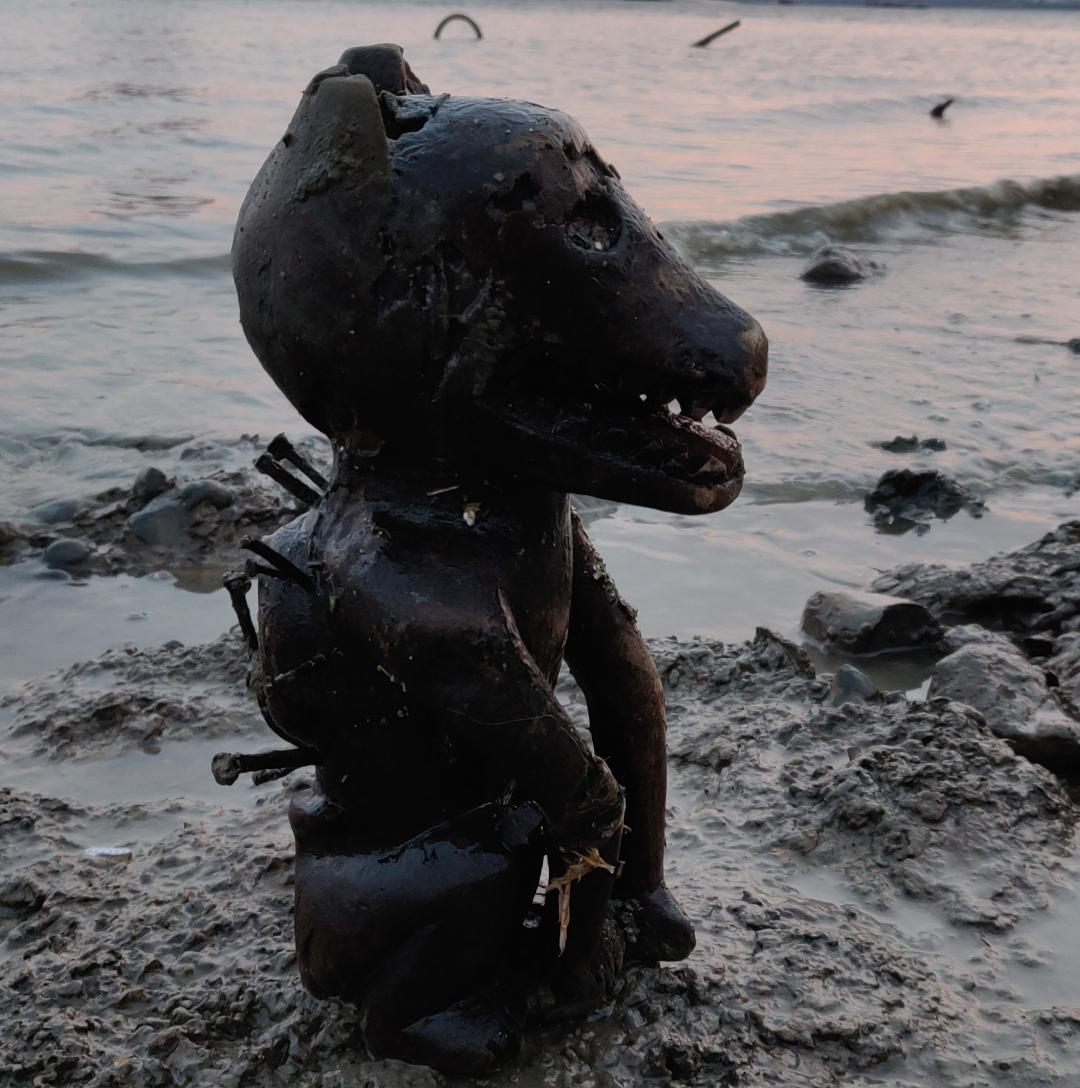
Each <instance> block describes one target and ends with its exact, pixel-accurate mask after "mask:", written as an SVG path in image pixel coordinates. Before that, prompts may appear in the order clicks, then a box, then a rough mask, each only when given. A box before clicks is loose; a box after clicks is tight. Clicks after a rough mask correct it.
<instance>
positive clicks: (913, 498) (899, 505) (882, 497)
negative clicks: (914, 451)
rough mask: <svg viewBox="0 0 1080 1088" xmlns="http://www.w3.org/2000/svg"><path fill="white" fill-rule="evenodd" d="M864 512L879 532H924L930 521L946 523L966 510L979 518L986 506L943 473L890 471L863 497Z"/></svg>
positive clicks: (909, 470)
mask: <svg viewBox="0 0 1080 1088" xmlns="http://www.w3.org/2000/svg"><path fill="white" fill-rule="evenodd" d="M864 505H865V507H866V510H867V512H868V513H870V514H871V515H872V517H873V520H874V525H875V526H876V527H877V528H878V529H879V530H880V531H882V532H894V533H905V532H908V531H909V530H911V529H914V530H916V532H919V533H925V532H927V531H928V530H929V528H930V522H931V520H932V519H933V518H941V519H942V520H948V519H949V518H951V517H953V516H954V515H956V514H958V513H960V511H961V510H966V511H967V512H968V513H969V514H971V516H972V517H980V516H981V515H982V514H983V513H984V512H985V510H986V504H985V503H984V502H982V500H981V499H979V498H977V497H976V496H975V494H974V493H973V492H971V491H970V490H969V489H968V488H966V487H965V486H964V485H963V484H961V483H959V482H958V481H957V480H954V479H953V478H952V477H951V476H946V475H945V474H944V473H943V472H938V471H936V470H933V469H928V470H925V471H921V472H916V471H913V470H912V469H908V468H899V469H890V470H889V471H888V472H886V473H885V474H884V475H883V476H882V477H881V479H880V480H878V482H877V486H876V487H875V488H874V490H873V491H871V492H870V494H869V495H867V496H866V501H865V503H864Z"/></svg>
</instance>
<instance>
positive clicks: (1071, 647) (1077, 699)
mask: <svg viewBox="0 0 1080 1088" xmlns="http://www.w3.org/2000/svg"><path fill="white" fill-rule="evenodd" d="M1046 669H1047V671H1048V672H1050V673H1051V674H1053V676H1054V678H1055V679H1056V680H1057V682H1058V685H1059V692H1060V695H1061V697H1062V698H1063V699H1064V700H1065V701H1066V702H1067V703H1068V705H1069V707H1070V708H1071V709H1072V711H1073V713H1074V714H1077V715H1078V716H1080V632H1077V631H1069V632H1067V633H1066V634H1064V635H1062V636H1061V638H1059V639H1058V640H1057V643H1056V645H1055V647H1054V653H1053V655H1052V656H1051V657H1050V659H1049V660H1048V661H1047V662H1046Z"/></svg>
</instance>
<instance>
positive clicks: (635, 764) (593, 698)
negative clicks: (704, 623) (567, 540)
mask: <svg viewBox="0 0 1080 1088" xmlns="http://www.w3.org/2000/svg"><path fill="white" fill-rule="evenodd" d="M573 541H574V543H573V547H574V581H573V596H572V598H571V605H570V635H569V640H568V642H567V647H566V660H567V664H568V665H569V666H570V671H571V672H572V673H573V674H574V679H575V680H577V682H578V684H579V685H580V686H581V689H582V691H583V692H584V693H585V699H586V701H587V703H588V707H589V723H590V728H591V730H592V736H593V744H594V746H595V748H596V752H597V754H598V755H601V756H603V758H604V759H606V760H607V761H608V763H609V764H610V766H611V769H612V772H613V773H614V775H615V777H616V779H617V780H618V781H619V783H620V785H622V786H623V787H624V788H625V789H626V825H627V835H626V838H625V839H624V848H623V854H624V857H625V860H626V867H625V871H624V875H623V878H622V886H623V887H624V889H625V890H627V891H629V892H630V894H637V893H642V892H646V893H647V892H651V891H653V890H654V889H655V888H657V887H658V886H659V885H660V884H662V882H663V879H664V821H665V809H666V800H667V741H666V725H665V720H664V690H663V687H662V685H661V683H660V676H659V674H658V673H657V671H656V665H655V664H654V662H653V659H652V656H651V655H650V653H649V650H648V647H647V646H646V645H645V640H644V639H643V638H642V637H641V633H640V632H639V631H638V627H637V622H636V615H635V613H634V610H633V609H632V608H631V607H630V606H629V605H628V604H627V603H626V602H625V601H624V600H623V599H622V598H621V597H620V596H619V593H618V590H616V588H615V585H614V583H613V582H612V581H611V578H610V577H609V576H608V573H607V571H606V570H605V568H604V563H603V560H602V559H601V558H600V556H599V555H598V554H597V553H596V550H595V549H594V548H593V546H592V542H591V541H590V540H589V538H588V536H587V535H586V533H585V529H584V528H583V526H582V524H581V521H580V519H579V518H578V516H577V515H576V514H574V515H573Z"/></svg>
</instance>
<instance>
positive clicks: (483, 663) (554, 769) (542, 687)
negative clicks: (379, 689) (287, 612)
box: [386, 591, 622, 852]
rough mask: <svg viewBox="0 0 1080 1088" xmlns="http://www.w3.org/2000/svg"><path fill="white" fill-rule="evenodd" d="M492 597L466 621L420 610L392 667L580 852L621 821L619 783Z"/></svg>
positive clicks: (495, 773)
mask: <svg viewBox="0 0 1080 1088" xmlns="http://www.w3.org/2000/svg"><path fill="white" fill-rule="evenodd" d="M496 607H497V611H495V612H494V614H492V615H489V616H485V617H479V616H476V615H474V616H472V617H469V619H468V621H467V622H463V617H462V616H461V615H460V614H455V615H454V616H453V617H452V618H453V620H454V622H453V624H448V625H447V629H445V630H438V629H437V627H435V626H434V625H433V623H432V620H431V618H430V617H429V618H428V619H427V621H426V622H425V623H424V624H423V625H422V626H420V627H411V629H410V632H409V634H408V635H407V636H406V638H407V641H408V646H407V647H406V646H404V645H402V644H398V646H397V647H395V648H394V653H393V655H392V656H393V658H394V659H396V660H397V661H399V662H400V661H402V660H405V662H406V665H407V667H403V668H400V670H399V671H400V673H401V678H402V679H403V680H404V682H405V684H406V685H407V688H408V691H409V694H410V695H411V696H412V697H414V698H416V699H418V700H419V701H421V702H423V703H424V704H426V705H427V706H430V707H431V708H432V709H433V710H434V711H435V712H436V713H437V714H438V715H439V717H440V719H441V720H442V722H443V723H444V725H445V727H446V730H447V732H448V734H449V735H450V736H451V737H453V738H454V739H455V740H457V741H459V742H461V743H463V744H464V745H466V746H468V748H469V749H470V750H471V751H472V752H473V753H474V754H475V755H476V757H477V758H478V759H480V760H482V761H483V762H484V764H485V765H486V766H487V768H488V769H489V770H490V771H491V772H492V774H493V776H494V777H496V778H498V779H501V780H504V781H509V780H513V781H515V782H516V783H517V785H518V787H519V788H520V790H521V792H522V794H523V795H524V796H525V797H528V798H529V799H530V800H534V801H536V802H537V803H538V804H539V805H540V806H541V808H543V810H544V813H545V815H546V816H547V818H548V821H549V824H550V825H551V830H552V833H553V835H554V837H555V840H556V841H557V842H558V843H559V845H560V846H561V847H562V848H563V849H564V850H575V851H581V852H585V851H587V850H588V849H589V848H590V847H593V846H599V845H601V844H602V843H604V842H606V841H607V840H608V839H609V838H610V836H611V835H612V833H613V832H614V831H615V830H617V828H618V827H619V826H621V822H622V799H621V796H620V793H619V787H618V784H617V783H616V781H615V779H614V778H613V776H612V774H611V772H610V771H609V770H608V768H607V765H606V764H605V763H604V761H603V760H602V759H598V758H597V757H596V756H595V755H593V753H592V752H591V751H590V750H589V748H588V746H587V744H586V742H585V740H584V738H583V737H582V736H581V734H580V733H579V732H578V730H577V729H576V727H575V726H574V723H573V722H572V721H571V720H570V718H569V716H568V715H567V713H566V711H565V710H564V709H563V708H562V706H561V705H560V704H559V702H558V700H557V699H556V697H555V693H554V691H553V690H552V687H551V685H550V683H549V682H548V680H547V678H546V677H545V676H544V675H543V673H542V672H541V670H540V668H539V666H538V665H537V664H536V662H535V661H534V660H533V657H532V655H531V654H530V653H529V650H528V649H527V647H526V646H525V644H524V642H523V641H522V638H521V635H520V634H519V632H518V629H517V624H516V623H515V621H514V617H513V614H512V612H511V610H510V608H509V605H508V603H507V602H506V600H505V598H504V597H503V595H502V593H501V591H500V592H499V593H498V602H497V606H496ZM386 649H387V650H388V651H389V650H390V649H391V648H390V647H387V648H386ZM402 650H405V651H406V652H405V653H404V654H402V652H401V651H402ZM389 656H390V655H389V654H388V657H389Z"/></svg>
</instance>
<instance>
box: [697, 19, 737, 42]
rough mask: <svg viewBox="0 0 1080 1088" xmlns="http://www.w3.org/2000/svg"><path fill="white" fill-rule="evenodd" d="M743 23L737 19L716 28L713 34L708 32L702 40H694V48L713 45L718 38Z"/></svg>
mask: <svg viewBox="0 0 1080 1088" xmlns="http://www.w3.org/2000/svg"><path fill="white" fill-rule="evenodd" d="M741 25H742V20H741V19H736V20H735V22H733V23H728V25H727V26H722V27H721V28H720V29H719V30H714V31H713V32H712V33H711V34H706V35H705V37H704V38H702V39H701V40H700V41H697V42H694V45H693V48H694V49H704V48H705V46H707V45H711V44H712V43H713V42H714V41H716V39H717V38H720V37H722V36H723V35H724V34H727V33H728V31H729V30H734V29H735V28H736V27H737V26H741Z"/></svg>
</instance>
